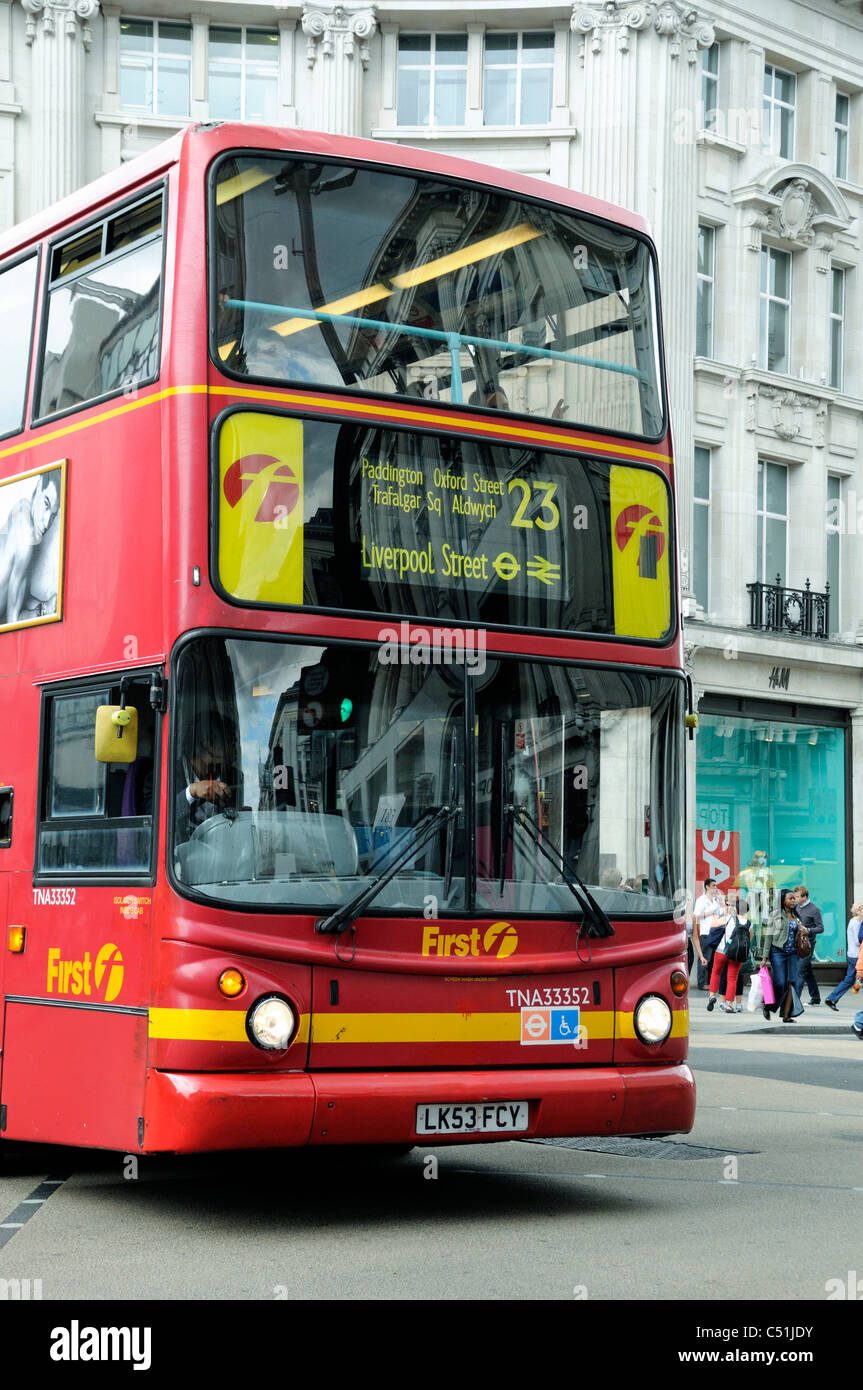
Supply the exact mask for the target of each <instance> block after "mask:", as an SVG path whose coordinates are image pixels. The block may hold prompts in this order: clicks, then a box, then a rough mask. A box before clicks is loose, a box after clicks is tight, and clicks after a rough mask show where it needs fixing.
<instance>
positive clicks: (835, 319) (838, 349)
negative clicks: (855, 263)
mask: <svg viewBox="0 0 863 1390" xmlns="http://www.w3.org/2000/svg"><path fill="white" fill-rule="evenodd" d="M844 366H845V271H844V270H838V269H837V268H836V266H834V267H833V269H832V270H831V271H830V372H829V376H828V381H829V384H830V385H831V386H835V388H836V390H837V391H841V390H842V385H843V377H844Z"/></svg>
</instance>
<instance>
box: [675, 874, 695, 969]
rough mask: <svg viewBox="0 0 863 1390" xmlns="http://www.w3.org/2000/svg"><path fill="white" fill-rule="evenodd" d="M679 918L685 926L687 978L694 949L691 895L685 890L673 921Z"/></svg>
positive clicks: (677, 920) (693, 956)
mask: <svg viewBox="0 0 863 1390" xmlns="http://www.w3.org/2000/svg"><path fill="white" fill-rule="evenodd" d="M681 916H682V917H683V921H684V922H685V924H686V975H687V978H688V977H689V976H690V975H691V974H692V964H693V961H694V960H695V947H694V946H693V944H692V894H691V893H690V891H689V889H688V888H687V890H686V898H685V900H684V902H683V905H682V907H681V908H680V910H679V912H678V914H677V915H676V916H675V921H676V922H679V921H680V918H681Z"/></svg>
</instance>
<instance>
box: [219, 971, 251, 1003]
mask: <svg viewBox="0 0 863 1390" xmlns="http://www.w3.org/2000/svg"><path fill="white" fill-rule="evenodd" d="M245 988H246V979H245V976H244V975H242V974H241V973H240V971H239V970H223V971H222V973H221V975H220V976H219V989H220V990H221V992H222V994H224V995H225V996H226V997H227V998H228V999H236V997H237V995H238V994H242V992H243V990H244V989H245Z"/></svg>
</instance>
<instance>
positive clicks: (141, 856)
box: [36, 674, 156, 878]
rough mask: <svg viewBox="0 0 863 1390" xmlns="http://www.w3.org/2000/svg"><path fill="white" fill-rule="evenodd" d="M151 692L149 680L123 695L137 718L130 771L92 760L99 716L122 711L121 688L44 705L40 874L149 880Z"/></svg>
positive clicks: (88, 691)
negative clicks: (106, 709) (107, 708)
mask: <svg viewBox="0 0 863 1390" xmlns="http://www.w3.org/2000/svg"><path fill="white" fill-rule="evenodd" d="M149 689H150V677H149V674H148V675H147V676H142V677H141V678H140V679H136V680H133V681H132V682H131V683H129V684H128V686H127V689H126V691H125V696H124V698H125V703H126V704H127V705H129V706H133V707H134V708H135V709H137V711H138V747H137V756H136V758H135V760H134V762H132V763H128V762H119V761H118V762H116V763H110V762H100V761H97V759H96V754H95V725H96V711H97V710H98V709H99V707H100V706H101V705H113V704H118V703H120V700H121V695H120V689H119V684H117V685H113V684H111V683H105V684H103V685H99V686H98V687H94V686H91V687H88V688H85V689H81V688H78V689H75V690H65V691H61V692H57V693H55V694H51V695H49V696H47V697H46V699H45V704H44V710H43V751H44V757H43V770H42V814H41V817H40V822H39V827H38V835H37V841H38V843H37V855H36V867H37V873H38V874H40V875H41V874H45V875H58V876H63V877H69V876H75V877H79V876H83V877H87V876H90V875H94V876H95V875H98V876H99V877H102V876H110V877H112V878H114V877H120V878H124V877H125V876H127V875H135V876H138V877H139V876H140V875H142V874H148V875H149V873H150V871H151V859H152V844H153V804H154V798H155V786H156V748H155V745H156V716H155V713H154V712H153V710H152V709H151V707H150V701H149Z"/></svg>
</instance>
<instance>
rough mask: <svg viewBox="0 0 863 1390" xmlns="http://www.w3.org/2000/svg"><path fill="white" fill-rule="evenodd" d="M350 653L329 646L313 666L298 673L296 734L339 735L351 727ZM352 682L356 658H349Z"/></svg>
mask: <svg viewBox="0 0 863 1390" xmlns="http://www.w3.org/2000/svg"><path fill="white" fill-rule="evenodd" d="M351 664H352V658H351V654H349V653H348V652H347V651H345V650H343V649H341V648H338V647H329V648H327V650H326V651H325V652H324V653H323V657H322V659H321V660H320V661H319V662H317V663H316V664H315V665H314V666H304V667H303V668H302V671H301V672H300V693H299V701H298V710H297V731H298V733H300V734H312V733H315V732H336V733H337V732H339V731H340V730H343V729H353V728H354V718H355V713H356V711H355V708H354V700H353V697H352V695H351V693H350V692H351V690H352V688H353V686H352V673H351ZM353 668H354V669H353V680H355V679H356V674H357V659H356V655H355V654H354V656H353Z"/></svg>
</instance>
